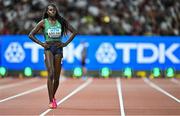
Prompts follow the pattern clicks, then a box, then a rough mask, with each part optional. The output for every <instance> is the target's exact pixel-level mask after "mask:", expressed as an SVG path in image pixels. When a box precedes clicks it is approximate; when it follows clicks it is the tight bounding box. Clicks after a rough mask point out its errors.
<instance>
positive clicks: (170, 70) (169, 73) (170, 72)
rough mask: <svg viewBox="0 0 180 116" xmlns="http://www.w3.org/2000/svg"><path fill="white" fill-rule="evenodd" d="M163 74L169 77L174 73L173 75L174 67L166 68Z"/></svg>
mask: <svg viewBox="0 0 180 116" xmlns="http://www.w3.org/2000/svg"><path fill="white" fill-rule="evenodd" d="M165 75H166V77H169V78H172V77H174V75H175V70H174V68H172V67H169V68H167V69H166V73H165Z"/></svg>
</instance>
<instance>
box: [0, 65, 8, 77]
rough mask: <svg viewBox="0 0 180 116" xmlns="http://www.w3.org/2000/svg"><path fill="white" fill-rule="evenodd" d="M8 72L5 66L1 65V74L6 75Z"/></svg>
mask: <svg viewBox="0 0 180 116" xmlns="http://www.w3.org/2000/svg"><path fill="white" fill-rule="evenodd" d="M6 73H7V70H6V68H5V67H0V76H2V77H4V76H5V75H6Z"/></svg>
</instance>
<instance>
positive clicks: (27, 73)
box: [24, 67, 32, 77]
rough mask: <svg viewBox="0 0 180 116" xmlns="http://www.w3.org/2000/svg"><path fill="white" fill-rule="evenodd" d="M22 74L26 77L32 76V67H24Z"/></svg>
mask: <svg viewBox="0 0 180 116" xmlns="http://www.w3.org/2000/svg"><path fill="white" fill-rule="evenodd" d="M24 75H25V76H27V77H30V76H32V68H30V67H26V68H25V69H24Z"/></svg>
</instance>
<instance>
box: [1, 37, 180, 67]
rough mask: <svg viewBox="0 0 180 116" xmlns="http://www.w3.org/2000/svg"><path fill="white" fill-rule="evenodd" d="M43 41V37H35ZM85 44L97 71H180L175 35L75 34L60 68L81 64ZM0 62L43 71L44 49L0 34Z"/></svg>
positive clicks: (178, 39) (88, 63)
mask: <svg viewBox="0 0 180 116" xmlns="http://www.w3.org/2000/svg"><path fill="white" fill-rule="evenodd" d="M37 37H38V39H39V40H41V41H44V38H43V36H41V35H38V36H37ZM84 43H85V46H86V47H87V59H86V67H87V69H89V70H99V69H101V68H102V67H109V68H111V69H112V70H122V69H124V68H125V67H131V68H133V69H134V70H151V69H152V68H154V67H159V68H161V69H166V68H167V67H174V68H175V69H176V70H180V37H179V36H91V35H78V36H76V37H75V39H74V40H73V41H72V42H71V43H70V44H69V45H68V46H67V47H65V48H64V49H63V51H64V52H63V68H64V69H65V70H71V69H73V68H75V67H76V66H81V51H82V49H83V46H84ZM0 45H1V47H0V51H1V53H0V55H1V58H0V60H1V61H0V65H1V66H5V67H7V68H8V69H12V70H13V69H16V70H21V69H24V68H25V67H26V66H29V67H32V68H33V69H34V70H44V69H45V64H44V49H43V48H42V47H41V46H39V45H37V44H36V43H34V42H32V41H31V40H30V39H29V38H28V36H27V35H1V36H0Z"/></svg>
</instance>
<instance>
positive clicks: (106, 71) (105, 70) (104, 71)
mask: <svg viewBox="0 0 180 116" xmlns="http://www.w3.org/2000/svg"><path fill="white" fill-rule="evenodd" d="M101 76H102V77H104V78H108V77H109V76H110V69H109V68H108V67H103V68H102V69H101Z"/></svg>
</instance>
